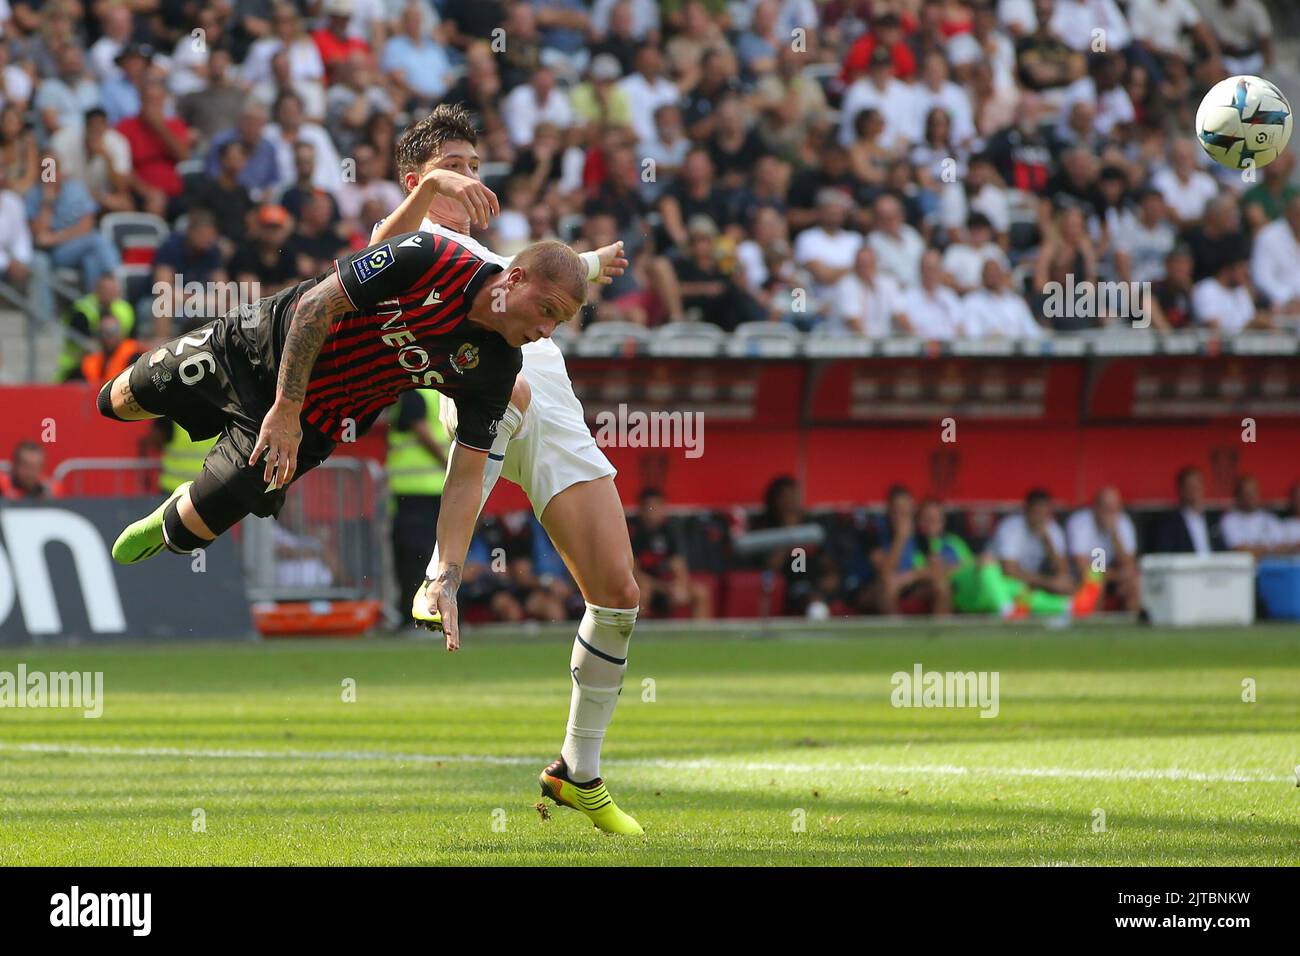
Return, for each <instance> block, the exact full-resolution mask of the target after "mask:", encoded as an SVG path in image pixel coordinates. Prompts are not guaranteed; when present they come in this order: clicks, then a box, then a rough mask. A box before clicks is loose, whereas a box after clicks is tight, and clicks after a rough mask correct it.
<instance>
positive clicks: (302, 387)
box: [248, 275, 353, 488]
mask: <svg viewBox="0 0 1300 956" xmlns="http://www.w3.org/2000/svg"><path fill="white" fill-rule="evenodd" d="M352 308H353V306H352V303H351V302H350V301H349V300H348V297H347V293H345V292H344V291H343V285H342V284H341V283H340V282H339V279H338V276H337V275H332V276H330V277H329V278H327V279H325V280H323V281H321V282H318V283H317V284H316V285H314V286H312V287H311V288H310V289H308V290H307V292H306V294H304V295H303V297H302V298H301V299H299V300H298V308H297V309H295V310H294V313H293V319H292V320H291V321H290V323H289V332H288V334H287V335H286V336H285V339H284V349H283V350H282V352H281V354H280V372H279V377H278V379H277V381H276V387H275V403H274V404H273V405H272V406H271V410H270V411H269V412H267V413H266V417H265V418H264V419H262V428H261V430H260V431H259V432H258V434H257V444H255V445H254V446H253V454H252V456H251V457H250V458H249V459H248V463H249V464H250V465H256V464H257V462H258V459H259V458H261V456H262V453H263V452H265V453H266V466H265V468H264V470H263V473H262V478H263V480H265V481H267V482H268V483H270V485H271V487H274V488H284V487H286V486H287V485H288V484H289V482H291V481H292V480H293V475H294V472H295V471H296V470H297V468H298V444H299V443H300V442H301V441H302V422H301V421H300V416H301V415H302V403H303V400H304V399H305V398H306V397H307V382H308V381H309V380H310V379H311V370H312V366H314V365H315V364H316V356H317V355H318V354H319V353H320V348H321V344H322V343H323V342H324V341H325V337H326V336H327V335H329V331H330V327H331V326H332V325H333V324H334V319H335V318H336V317H337V316H340V315H342V314H344V313H345V312H350V311H352Z"/></svg>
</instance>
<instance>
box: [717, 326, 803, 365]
mask: <svg viewBox="0 0 1300 956" xmlns="http://www.w3.org/2000/svg"><path fill="white" fill-rule="evenodd" d="M802 344H803V333H802V332H800V331H799V330H798V329H796V328H795V327H794V326H792V325H784V324H782V323H779V322H742V323H741V324H740V325H738V326H736V329H735V331H734V332H732V333H731V340H730V341H728V342H727V354H728V355H731V356H734V357H739V358H751V357H752V358H794V357H795V356H796V355H798V354H799V347H800V346H801V345H802Z"/></svg>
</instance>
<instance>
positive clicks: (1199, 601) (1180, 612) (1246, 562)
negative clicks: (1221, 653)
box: [1138, 552, 1255, 627]
mask: <svg viewBox="0 0 1300 956" xmlns="http://www.w3.org/2000/svg"><path fill="white" fill-rule="evenodd" d="M1138 567H1139V568H1140V569H1141V571H1142V607H1143V609H1144V610H1145V611H1146V612H1147V615H1148V616H1149V617H1150V618H1151V623H1152V624H1172V625H1174V626H1175V627H1191V626H1195V625H1199V624H1250V623H1252V622H1253V621H1254V620H1255V559H1254V558H1253V557H1252V556H1251V555H1249V554H1241V553H1236V552H1223V553H1219V554H1148V555H1145V556H1143V557H1142V558H1141V559H1140V560H1139V561H1138Z"/></svg>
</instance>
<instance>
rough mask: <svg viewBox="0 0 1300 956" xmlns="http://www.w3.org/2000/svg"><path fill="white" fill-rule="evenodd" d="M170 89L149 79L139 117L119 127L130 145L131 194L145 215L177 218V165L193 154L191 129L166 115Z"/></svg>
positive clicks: (143, 86)
mask: <svg viewBox="0 0 1300 956" xmlns="http://www.w3.org/2000/svg"><path fill="white" fill-rule="evenodd" d="M166 105H167V88H166V87H165V86H163V83H162V81H161V80H159V79H155V78H152V77H151V78H150V79H147V80H145V81H144V83H143V84H142V85H141V87H140V114H139V115H138V116H129V117H127V118H126V119H124V120H121V121H120V122H119V123H118V124H117V131H118V132H119V133H121V134H122V135H123V136H125V137H126V141H127V142H128V143H129V144H130V146H131V191H132V192H133V193H135V195H136V198H137V200H138V201H139V202H140V204H141V206H142V207H143V208H144V210H145V211H146V212H151V213H153V214H154V215H156V216H163V217H164V218H166V219H174V218H175V217H176V216H177V215H179V214H180V212H181V211H182V210H181V202H180V200H181V176H180V173H178V172H177V171H176V164H177V163H179V162H181V161H182V160H185V159H188V158H189V155H190V128H189V127H188V126H186V125H185V123H184V122H183V121H182V120H180V119H178V118H177V117H175V116H168V115H166Z"/></svg>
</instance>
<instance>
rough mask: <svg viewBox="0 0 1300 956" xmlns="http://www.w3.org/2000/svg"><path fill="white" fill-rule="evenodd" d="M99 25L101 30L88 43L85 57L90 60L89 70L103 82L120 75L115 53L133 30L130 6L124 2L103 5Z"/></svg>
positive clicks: (125, 42) (124, 43)
mask: <svg viewBox="0 0 1300 956" xmlns="http://www.w3.org/2000/svg"><path fill="white" fill-rule="evenodd" d="M99 26H100V29H101V30H102V31H103V32H102V33H101V34H100V37H99V39H98V40H96V41H95V42H94V43H92V44H91V45H90V49H89V50H88V51H87V53H86V59H87V60H88V61H89V62H90V71H91V72H92V73H93V74H95V79H97V80H99V82H101V83H103V82H104V81H105V80H111V79H116V78H117V77H119V76H121V75H122V70H121V68H120V67H119V66H118V65H117V55H118V54H119V53H121V52H122V49H123V48H124V47H125V46H126V45H127V44H128V43H130V42H131V34H132V32H133V30H134V24H133V23H132V22H131V8H130V7H129V6H128V5H126V4H124V3H123V4H113V5H111V6H105V7H104V10H103V13H101V14H100V15H99Z"/></svg>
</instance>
